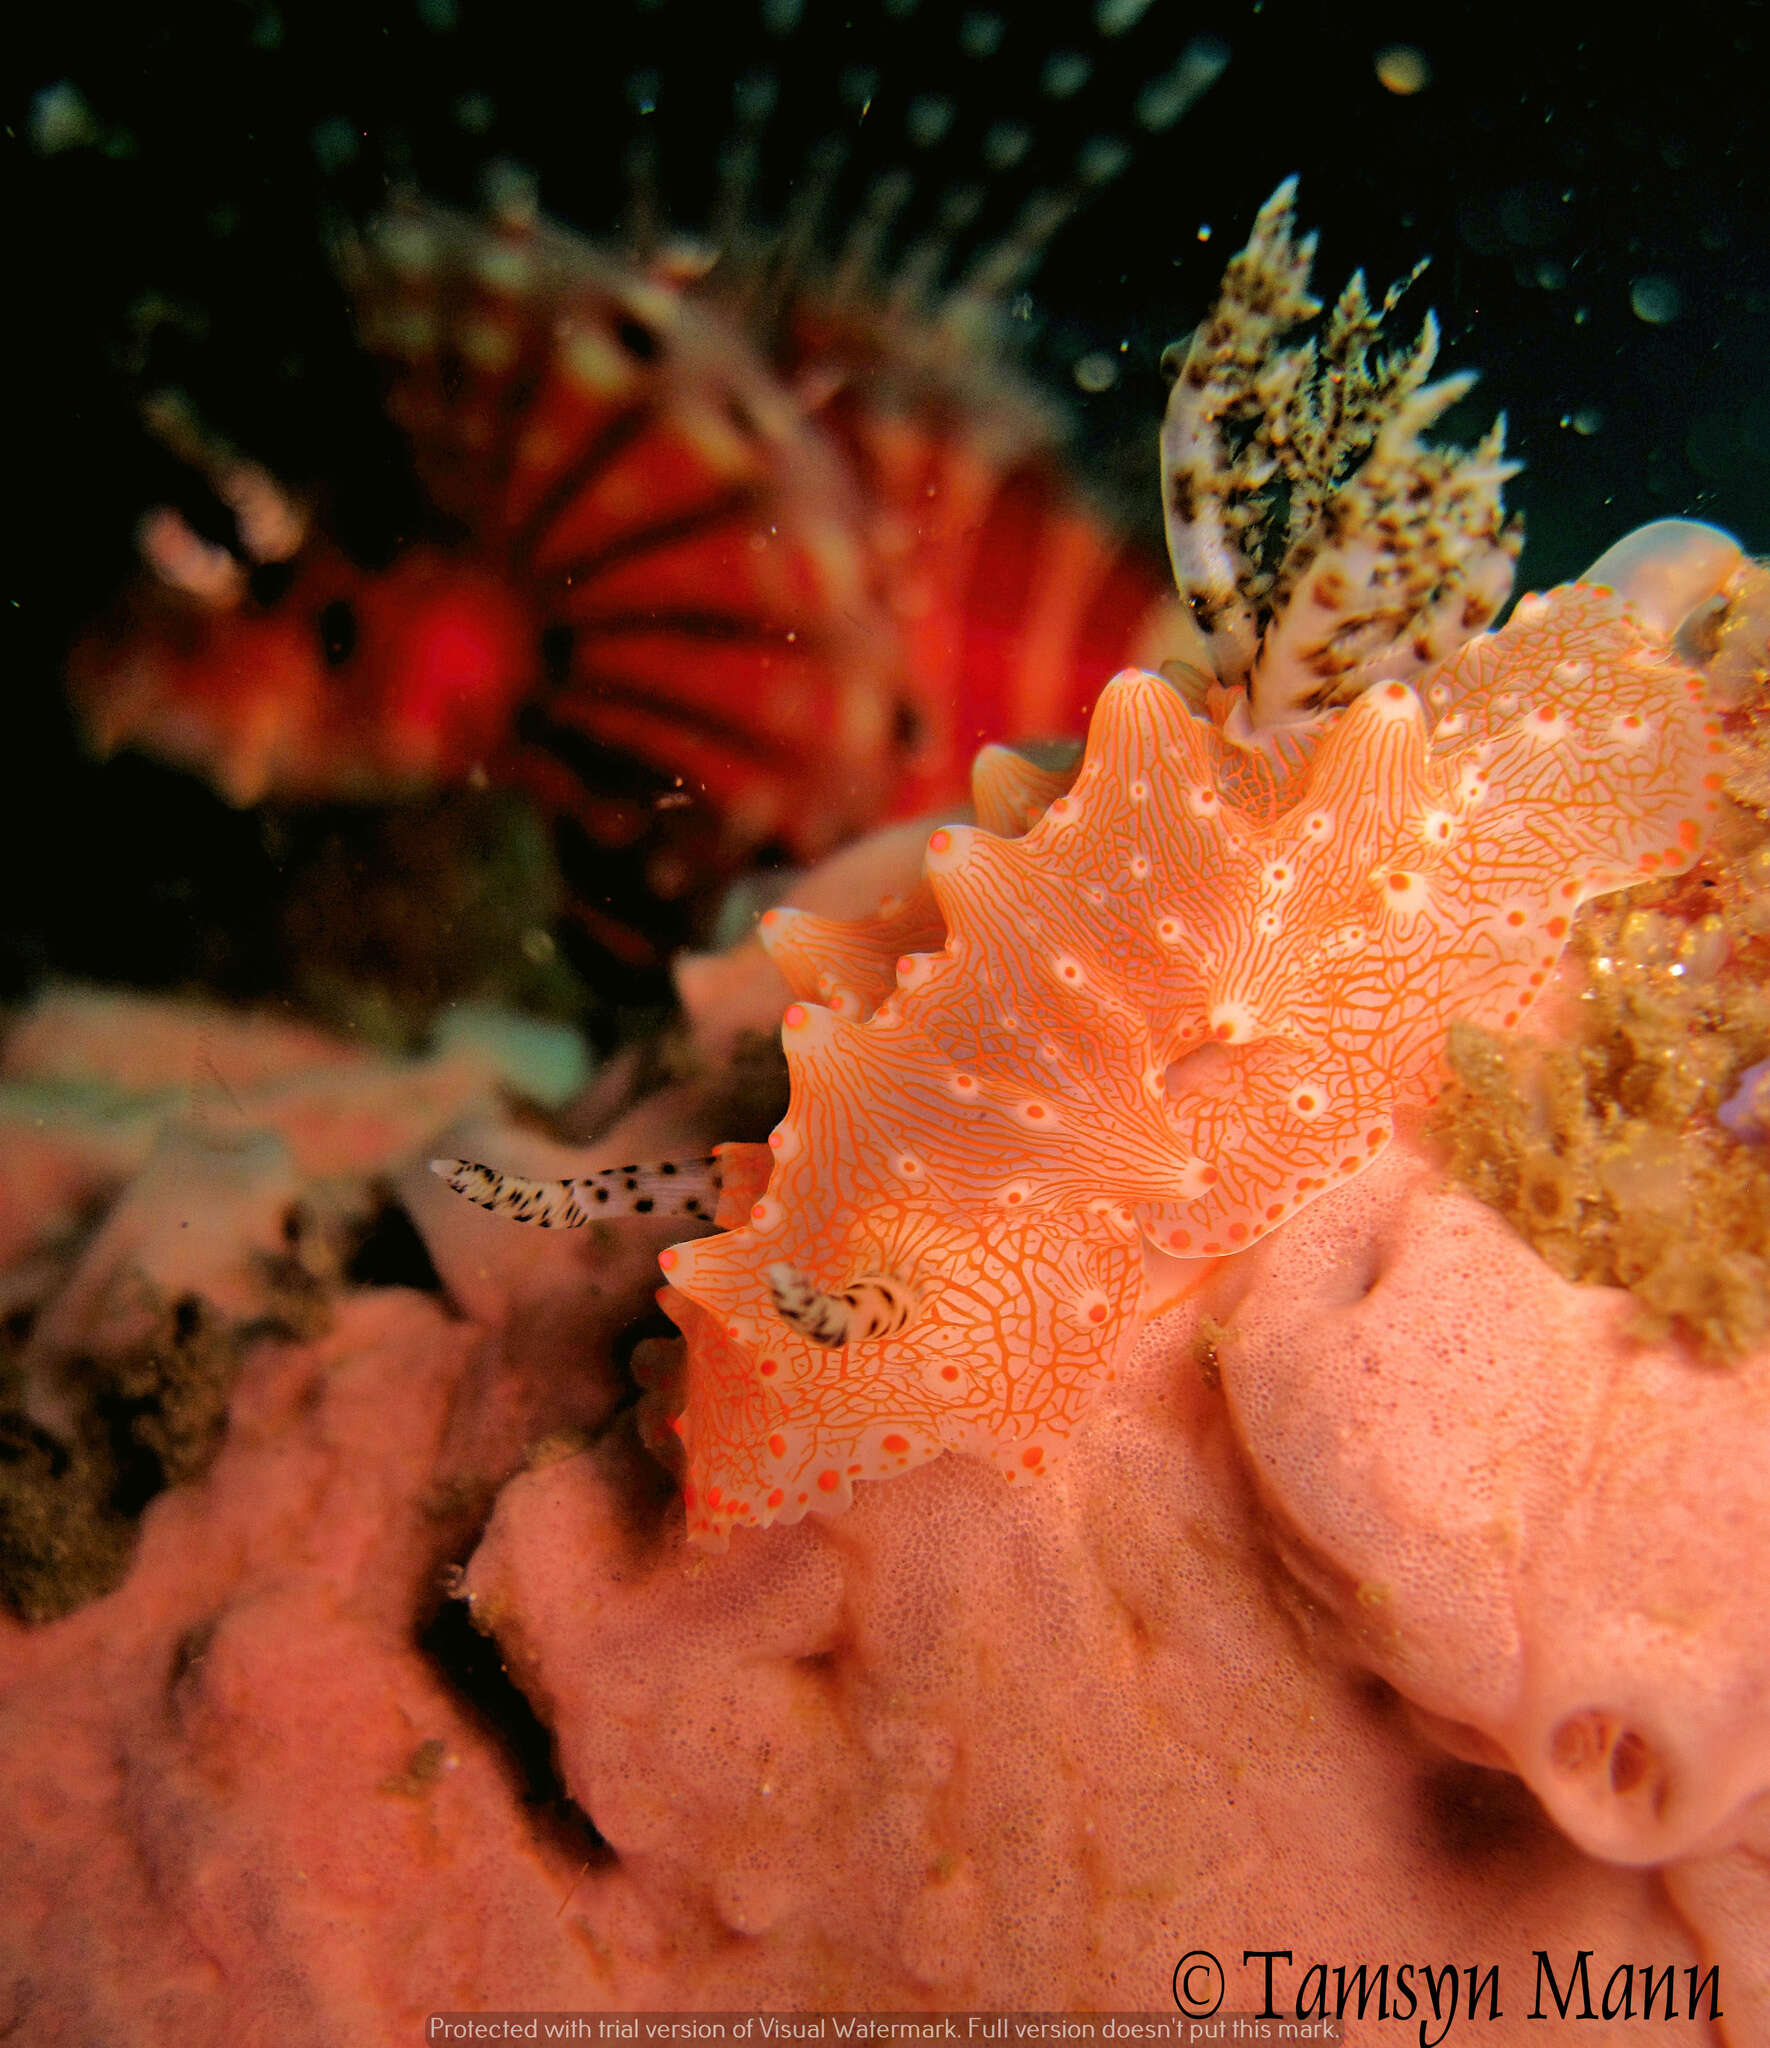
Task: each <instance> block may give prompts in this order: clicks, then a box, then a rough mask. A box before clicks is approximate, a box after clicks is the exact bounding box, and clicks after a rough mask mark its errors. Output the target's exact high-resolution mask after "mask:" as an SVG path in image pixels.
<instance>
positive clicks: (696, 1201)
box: [430, 1158, 724, 1230]
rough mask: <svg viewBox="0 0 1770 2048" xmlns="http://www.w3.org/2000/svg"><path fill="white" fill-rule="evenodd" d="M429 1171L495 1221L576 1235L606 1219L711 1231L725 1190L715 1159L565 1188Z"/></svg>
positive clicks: (616, 1172) (611, 1171)
mask: <svg viewBox="0 0 1770 2048" xmlns="http://www.w3.org/2000/svg"><path fill="white" fill-rule="evenodd" d="M430 1170H431V1172H432V1173H434V1174H436V1175H437V1176H438V1178H439V1179H442V1180H445V1181H447V1182H448V1184H449V1186H450V1187H451V1188H453V1189H454V1191H455V1193H456V1194H458V1195H464V1196H465V1197H466V1198H467V1200H468V1201H470V1202H475V1203H477V1204H478V1205H479V1207H480V1208H482V1209H489V1210H490V1211H491V1212H492V1214H493V1215H494V1216H508V1217H509V1218H510V1219H511V1220H512V1221H513V1222H516V1223H535V1224H539V1225H540V1227H541V1228H542V1229H543V1230H581V1229H583V1228H584V1226H585V1225H586V1224H589V1223H594V1222H596V1221H597V1220H598V1219H599V1218H602V1217H605V1216H691V1217H693V1218H694V1219H695V1220H696V1221H697V1222H701V1223H711V1222H712V1221H713V1211H714V1208H715V1207H716V1206H717V1203H718V1200H719V1192H720V1189H721V1188H722V1187H723V1186H724V1173H723V1171H722V1169H721V1166H720V1162H719V1160H718V1159H717V1158H706V1159H685V1160H666V1161H665V1162H664V1163H663V1164H661V1165H653V1166H609V1167H605V1168H603V1169H602V1170H601V1171H600V1172H598V1173H588V1174H584V1175H581V1176H579V1177H578V1178H575V1179H571V1180H527V1179H524V1178H523V1176H522V1175H520V1174H514V1173H500V1172H498V1171H497V1169H496V1168H495V1167H490V1166H481V1165H479V1164H478V1163H477V1162H476V1161H474V1160H471V1159H433V1160H432V1161H431V1162H430Z"/></svg>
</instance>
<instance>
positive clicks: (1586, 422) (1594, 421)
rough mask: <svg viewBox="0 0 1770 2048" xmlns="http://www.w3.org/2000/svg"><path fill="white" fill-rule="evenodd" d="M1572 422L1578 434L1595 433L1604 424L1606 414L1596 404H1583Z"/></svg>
mask: <svg viewBox="0 0 1770 2048" xmlns="http://www.w3.org/2000/svg"><path fill="white" fill-rule="evenodd" d="M1570 424H1571V425H1572V427H1573V431H1574V432H1575V433H1576V434H1587V435H1590V434H1595V433H1596V432H1597V431H1598V429H1599V428H1600V427H1601V426H1603V424H1604V414H1603V412H1602V411H1601V410H1600V408H1599V407H1597V406H1595V405H1582V406H1581V407H1580V409H1579V411H1578V412H1576V413H1575V414H1574V416H1573V419H1572V421H1571V423H1570Z"/></svg>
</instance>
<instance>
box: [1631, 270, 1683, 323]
mask: <svg viewBox="0 0 1770 2048" xmlns="http://www.w3.org/2000/svg"><path fill="white" fill-rule="evenodd" d="M1629 308H1630V310H1631V311H1632V312H1633V314H1634V316H1635V318H1636V319H1637V320H1645V321H1646V323H1647V325H1648V326H1649V327H1664V326H1667V325H1668V324H1669V323H1670V322H1671V321H1673V320H1675V319H1677V317H1678V315H1679V314H1680V313H1681V312H1683V310H1684V294H1683V293H1682V292H1681V291H1680V290H1679V289H1678V286H1677V283H1676V281H1675V280H1674V279H1672V278H1669V277H1661V276H1648V277H1638V278H1636V279H1635V281H1634V282H1633V283H1632V284H1631V285H1630V286H1629Z"/></svg>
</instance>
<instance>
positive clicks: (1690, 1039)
mask: <svg viewBox="0 0 1770 2048" xmlns="http://www.w3.org/2000/svg"><path fill="white" fill-rule="evenodd" d="M1753 569H1754V572H1756V565H1753ZM1756 573H1758V574H1760V575H1761V572H1756ZM1740 581H1741V583H1742V586H1744V587H1745V588H1747V589H1748V590H1750V589H1751V588H1752V587H1753V586H1752V584H1751V580H1750V578H1744V577H1742V578H1741V579H1740ZM1723 623H1726V621H1725V619H1724V620H1723ZM1720 645H1721V648H1722V650H1723V651H1724V652H1725V651H1726V650H1727V649H1729V648H1731V649H1732V650H1733V653H1734V657H1735V664H1736V667H1737V668H1738V670H1739V673H1740V676H1741V677H1742V678H1743V679H1744V692H1745V694H1744V699H1743V701H1735V702H1734V704H1733V706H1732V708H1731V709H1730V710H1729V711H1728V712H1727V713H1726V714H1725V716H1724V719H1723V734H1722V741H1723V744H1724V745H1725V747H1726V752H1725V753H1724V754H1720V755H1717V756H1716V759H1717V760H1718V761H1719V763H1720V768H1719V770H1718V771H1717V772H1716V779H1717V780H1719V781H1720V782H1721V784H1722V786H1723V788H1724V790H1725V792H1726V795H1727V796H1728V797H1729V798H1732V799H1733V801H1731V802H1727V803H1725V804H1724V806H1723V811H1722V815H1721V818H1720V820H1719V822H1718V828H1717V830H1716V832H1715V834H1714V835H1713V842H1712V844H1711V847H1710V849H1709V851H1708V852H1707V853H1706V854H1705V856H1704V858H1703V860H1702V862H1701V864H1700V866H1699V867H1697V868H1696V869H1695V870H1694V871H1692V872H1691V873H1689V874H1686V875H1684V876H1682V877H1678V878H1675V879H1673V880H1670V881H1662V882H1657V883H1648V884H1643V885H1640V886H1638V887H1637V888H1635V889H1633V890H1631V891H1629V892H1628V894H1627V895H1625V896H1622V897H1619V898H1618V899H1617V900H1616V901H1615V902H1614V903H1613V904H1606V905H1605V906H1604V907H1603V909H1602V910H1601V911H1598V912H1594V913H1593V914H1592V915H1590V916H1588V917H1587V918H1584V919H1582V920H1581V922H1580V926H1579V929H1578V932H1577V934H1576V941H1575V953H1576V957H1577V959H1578V961H1579V963H1580V967H1581V986H1580V1000H1579V1005H1578V1012H1577V1014H1578V1029H1577V1032H1576V1033H1575V1035H1574V1036H1573V1038H1572V1040H1571V1042H1568V1043H1557V1044H1555V1045H1552V1046H1551V1045H1542V1044H1538V1043H1535V1042H1532V1041H1530V1040H1506V1039H1502V1038H1499V1037H1497V1036H1495V1035H1494V1034H1493V1033H1492V1032H1490V1031H1485V1030H1482V1029H1480V1028H1478V1027H1476V1026H1474V1025H1468V1024H1464V1025H1458V1026H1455V1027H1453V1029H1452V1032H1451V1038H1450V1046H1449V1058H1450V1063H1451V1066H1452V1068H1453V1070H1454V1071H1455V1074H1456V1077H1457V1085H1456V1086H1455V1087H1453V1088H1452V1089H1450V1090H1449V1091H1447V1093H1446V1095H1445V1098H1444V1102H1443V1106H1442V1109H1441V1111H1440V1113H1439V1115H1438V1117H1437V1119H1436V1125H1437V1129H1438V1131H1439V1134H1440V1136H1441V1137H1442V1138H1443V1140H1444V1141H1445V1143H1446V1144H1447V1145H1448V1147H1449V1152H1450V1165H1451V1170H1452V1172H1453V1173H1454V1174H1455V1175H1456V1176H1457V1178H1458V1179H1459V1180H1461V1181H1462V1182H1463V1184H1464V1185H1465V1186H1466V1187H1468V1188H1469V1189H1470V1190H1471V1191H1472V1192H1473V1193H1475V1194H1477V1195H1479V1196H1480V1197H1481V1198H1482V1200H1484V1201H1485V1202H1487V1203H1488V1204H1489V1205H1490V1206H1491V1207H1493V1208H1495V1209H1497V1210H1498V1211H1499V1212H1500V1214H1501V1215H1503V1216H1504V1217H1506V1218H1507V1220H1508V1221H1509V1222H1511V1223H1512V1225H1513V1226H1514V1228H1516V1229H1517V1230H1518V1232H1519V1233H1520V1234H1521V1235H1522V1236H1523V1237H1524V1238H1526V1239H1527V1240H1528V1241H1529V1243H1530V1244H1531V1245H1532V1246H1533V1247H1534V1248H1535V1249H1536V1250H1537V1251H1538V1252H1539V1253H1541V1255H1542V1256H1543V1257H1544V1258H1545V1259H1547V1260H1548V1261H1549V1263H1550V1264H1551V1265H1552V1266H1554V1267H1555V1269H1556V1271H1557V1272H1559V1273H1561V1274H1563V1275H1565V1276H1566V1277H1567V1278H1568V1279H1570V1280H1579V1281H1586V1282H1591V1283H1593V1284H1598V1285H1604V1286H1612V1287H1626V1288H1628V1289H1629V1290H1630V1292H1631V1293H1633V1294H1634V1296H1635V1297H1636V1299H1637V1301H1638V1302H1639V1303H1640V1304H1641V1330H1642V1334H1643V1335H1644V1336H1647V1337H1658V1336H1662V1335H1664V1334H1666V1333H1667V1332H1668V1331H1669V1330H1676V1331H1678V1332H1680V1333H1681V1334H1682V1335H1683V1336H1684V1337H1685V1338H1686V1339H1687V1340H1688V1341H1689V1342H1691V1343H1692V1344H1694V1345H1695V1347H1696V1348H1697V1349H1698V1350H1699V1351H1700V1352H1701V1353H1702V1354H1703V1355H1704V1356H1705V1357H1707V1358H1709V1359H1711V1360H1713V1361H1716V1362H1722V1361H1726V1360H1729V1359H1734V1358H1738V1357H1740V1356H1741V1355H1743V1354H1744V1353H1746V1352H1748V1351H1751V1350H1754V1349H1756V1348H1758V1347H1759V1346H1761V1345H1762V1344H1763V1343H1764V1342H1765V1341H1766V1340H1767V1339H1770V1118H1766V1117H1765V1115H1764V1114H1763V1110H1762V1108H1760V1106H1759V1104H1760V1101H1761V1095H1760V1090H1761V1088H1762V1084H1763V1081H1764V1079H1765V1076H1766V1074H1767V1073H1770V819H1767V817H1766V815H1765V813H1766V810H1767V809H1770V803H1767V801H1766V798H1767V794H1770V716H1767V715H1766V699H1767V698H1770V674H1767V673H1766V669H1765V660H1764V651H1763V650H1764V625H1763V622H1762V617H1761V615H1760V618H1759V621H1758V624H1757V629H1756V637H1755V640H1752V641H1749V642H1748V640H1747V639H1746V637H1745V636H1744V635H1740V634H1735V635H1733V636H1732V637H1731V639H1729V638H1727V637H1722V638H1721V640H1720ZM1754 649H1755V652H1753V650H1754ZM1748 662H1755V665H1756V669H1757V676H1756V680H1755V682H1754V681H1753V678H1752V675H1751V672H1750V668H1749V666H1748ZM1712 666H1713V664H1712V663H1711V672H1712ZM1729 681H1730V679H1729V678H1727V677H1723V678H1722V683H1723V686H1724V691H1723V701H1725V696H1726V695H1733V696H1735V698H1738V697H1739V696H1740V694H1741V691H1740V690H1739V689H1738V688H1732V687H1725V686H1727V685H1728V684H1729ZM1766 1106H1770V1105H1766Z"/></svg>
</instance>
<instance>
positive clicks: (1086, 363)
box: [1075, 349, 1119, 391]
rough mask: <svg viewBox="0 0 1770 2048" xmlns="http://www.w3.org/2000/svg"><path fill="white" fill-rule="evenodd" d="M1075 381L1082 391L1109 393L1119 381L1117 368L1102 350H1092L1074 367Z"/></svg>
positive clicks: (1111, 358) (1114, 362)
mask: <svg viewBox="0 0 1770 2048" xmlns="http://www.w3.org/2000/svg"><path fill="white" fill-rule="evenodd" d="M1075 380H1076V382H1077V384H1078V385H1080V386H1081V388H1082V389H1083V390H1084V391H1110V390H1111V389H1112V387H1113V386H1114V385H1115V384H1116V383H1117V382H1118V381H1119V366H1118V363H1117V362H1116V361H1115V360H1114V358H1113V357H1111V356H1109V355H1108V354H1107V353H1106V352H1105V350H1104V349H1093V350H1090V352H1089V353H1088V354H1087V355H1085V356H1083V357H1082V359H1081V360H1080V361H1079V362H1078V363H1077V364H1076V366H1075Z"/></svg>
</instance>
